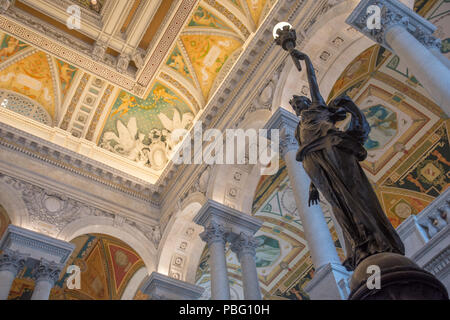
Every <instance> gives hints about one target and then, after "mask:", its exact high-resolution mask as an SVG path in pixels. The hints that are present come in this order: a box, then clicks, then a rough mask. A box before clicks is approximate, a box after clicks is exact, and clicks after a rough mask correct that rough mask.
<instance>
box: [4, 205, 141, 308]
mask: <svg viewBox="0 0 450 320" xmlns="http://www.w3.org/2000/svg"><path fill="white" fill-rule="evenodd" d="M0 223H2V225H0V231H2V232H4V230H5V229H6V227H5V228H3V224H4V223H7V224H9V219H8V217H7V215H6V214H2V208H1V207H0ZM7 224H6V226H7ZM0 236H1V234H0ZM71 243H74V244H75V245H76V248H75V250H74V252H73V253H72V255H71V257H70V259H69V261H68V262H67V265H66V266H69V265H77V266H79V267H80V270H81V288H80V289H79V290H77V289H73V290H71V289H68V288H67V285H66V279H67V277H68V276H69V274H67V273H65V270H64V271H63V272H62V275H61V278H60V280H59V281H58V282H57V283H56V284H55V286H54V287H53V289H52V291H51V293H50V300H119V299H120V298H121V296H122V294H123V292H124V290H125V288H126V286H127V284H128V282H129V281H130V279H131V277H132V276H133V275H134V274H135V273H136V271H137V270H139V269H140V268H142V267H144V262H143V261H142V259H141V258H140V257H139V256H138V254H137V253H136V252H135V251H134V250H133V249H132V248H130V247H129V246H128V245H126V244H125V243H124V242H122V241H120V240H118V239H116V238H113V237H110V236H106V235H101V234H86V235H82V236H79V237H77V238H75V239H73V240H72V241H71ZM33 290H34V280H32V274H31V271H30V270H29V269H27V268H25V269H24V270H22V271H21V272H20V273H19V274H18V275H17V277H16V279H15V280H14V282H13V285H12V287H11V291H10V294H9V297H8V299H9V300H30V298H31V295H32V294H33Z"/></svg>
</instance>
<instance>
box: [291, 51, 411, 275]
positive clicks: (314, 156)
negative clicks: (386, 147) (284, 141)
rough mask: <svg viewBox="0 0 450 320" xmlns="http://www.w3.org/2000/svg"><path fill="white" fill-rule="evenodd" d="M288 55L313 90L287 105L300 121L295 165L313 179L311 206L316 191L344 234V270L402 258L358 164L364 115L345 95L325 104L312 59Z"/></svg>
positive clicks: (367, 129)
mask: <svg viewBox="0 0 450 320" xmlns="http://www.w3.org/2000/svg"><path fill="white" fill-rule="evenodd" d="M291 55H292V56H293V57H294V58H295V59H298V61H304V62H305V64H306V71H307V73H308V81H309V87H310V91H311V99H309V98H307V97H305V96H294V97H293V98H292V100H291V101H290V104H291V106H292V108H293V109H294V111H295V113H296V114H297V116H298V117H299V119H300V122H299V124H298V126H297V130H296V135H295V136H296V139H297V141H298V143H299V145H300V148H299V150H298V153H297V161H301V162H302V163H303V167H304V169H305V171H306V173H307V174H308V175H309V177H310V178H311V186H310V195H309V205H317V204H318V202H319V191H320V192H321V193H322V195H323V196H324V197H325V198H326V200H327V201H328V202H329V203H330V204H331V206H332V208H333V213H334V216H335V218H336V220H337V222H338V223H339V225H340V226H341V227H342V230H343V234H344V238H345V246H346V251H347V257H346V260H345V261H344V266H345V267H346V268H347V269H348V270H354V269H355V267H356V266H357V265H358V264H359V262H361V261H362V260H363V259H365V258H366V257H368V256H370V255H373V254H377V253H382V252H394V253H399V254H402V255H404V251H405V250H404V245H403V243H402V241H401V240H400V237H399V236H398V234H397V233H396V231H395V229H394V228H393V227H392V225H391V223H390V221H389V220H388V218H387V217H386V215H385V213H384V212H383V209H382V207H381V205H380V203H379V201H378V198H377V196H376V194H375V192H374V191H373V189H372V186H371V184H370V182H369V180H368V179H367V177H366V175H365V173H364V171H363V169H362V168H361V166H360V164H359V162H360V161H363V160H364V159H365V158H366V157H367V151H366V150H365V149H364V143H365V141H366V140H367V138H368V135H369V132H370V126H369V124H368V123H367V120H366V118H365V116H364V114H363V113H362V112H361V110H360V109H359V108H358V107H357V106H356V105H355V103H354V102H353V101H352V99H350V98H349V97H348V96H340V97H338V98H336V99H334V100H333V101H331V102H330V103H329V104H328V105H327V104H326V103H325V101H324V99H323V98H322V95H321V94H320V91H319V87H318V84H317V79H316V75H315V72H314V68H313V65H312V63H311V60H310V58H309V57H308V56H307V55H306V54H304V53H302V52H300V51H298V50H295V49H294V50H293V51H292V52H291ZM347 113H349V114H350V115H351V120H350V125H349V127H348V129H347V130H345V131H341V130H339V129H338V128H337V127H336V126H335V124H336V122H337V121H341V120H344V119H345V118H346V115H347Z"/></svg>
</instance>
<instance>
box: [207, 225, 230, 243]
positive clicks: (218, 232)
mask: <svg viewBox="0 0 450 320" xmlns="http://www.w3.org/2000/svg"><path fill="white" fill-rule="evenodd" d="M227 235H228V233H227V232H226V230H225V227H224V226H223V225H221V224H218V223H217V222H214V221H211V222H210V223H209V225H207V226H206V227H205V231H203V232H202V233H200V238H201V239H202V240H203V241H205V242H206V243H207V244H208V245H209V244H211V243H214V242H222V243H224V244H225V242H226V241H227Z"/></svg>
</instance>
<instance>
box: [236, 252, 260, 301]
mask: <svg viewBox="0 0 450 320" xmlns="http://www.w3.org/2000/svg"><path fill="white" fill-rule="evenodd" d="M239 260H240V262H241V269H242V282H243V284H244V299H245V300H261V291H260V289H259V279H258V273H257V270H256V262H255V255H254V254H252V253H250V252H242V253H241V254H240V255H239Z"/></svg>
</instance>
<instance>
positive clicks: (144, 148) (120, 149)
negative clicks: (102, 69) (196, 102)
mask: <svg viewBox="0 0 450 320" xmlns="http://www.w3.org/2000/svg"><path fill="white" fill-rule="evenodd" d="M193 112H194V111H193V110H192V109H191V108H190V106H189V105H188V104H187V103H186V102H185V101H184V100H183V99H182V98H181V97H180V96H178V95H177V94H176V93H175V92H174V91H172V90H171V89H169V88H168V87H167V86H165V85H163V84H161V83H160V82H156V83H155V84H154V86H153V88H152V90H151V92H150V94H149V95H148V97H147V98H146V99H145V100H144V99H139V98H138V97H136V96H134V95H131V94H129V93H127V92H126V91H123V90H122V91H121V92H120V93H119V95H118V97H117V99H116V102H115V103H114V105H113V107H112V109H111V111H110V114H109V116H108V120H107V121H106V123H105V125H104V127H103V130H102V132H103V133H102V135H101V136H100V139H99V146H100V147H102V148H104V149H106V150H109V151H111V152H114V153H117V154H120V155H122V156H124V157H126V158H127V159H129V160H131V161H135V162H137V163H138V164H140V165H143V166H148V167H152V168H153V169H155V170H160V169H162V168H163V167H164V165H165V164H166V163H167V161H168V159H169V157H170V155H171V153H172V152H173V151H174V148H175V146H176V145H177V143H178V142H179V139H177V137H175V135H172V133H175V132H174V131H175V130H177V129H190V127H191V126H192V123H193V120H194V116H195V115H194V113H193Z"/></svg>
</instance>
